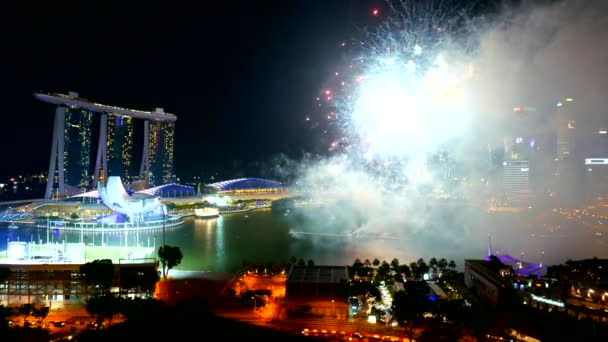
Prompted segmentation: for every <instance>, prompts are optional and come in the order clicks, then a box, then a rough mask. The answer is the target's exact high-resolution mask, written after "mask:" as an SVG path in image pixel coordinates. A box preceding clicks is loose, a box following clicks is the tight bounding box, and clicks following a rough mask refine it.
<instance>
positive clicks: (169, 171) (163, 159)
mask: <svg viewBox="0 0 608 342" xmlns="http://www.w3.org/2000/svg"><path fill="white" fill-rule="evenodd" d="M148 134H149V136H148V139H149V151H148V158H149V163H150V174H149V177H148V183H149V185H150V186H158V185H162V184H168V183H171V182H172V181H173V141H174V139H173V138H174V135H175V123H173V122H161V121H150V127H149V132H148Z"/></svg>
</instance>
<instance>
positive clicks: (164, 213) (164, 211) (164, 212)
mask: <svg viewBox="0 0 608 342" xmlns="http://www.w3.org/2000/svg"><path fill="white" fill-rule="evenodd" d="M166 219H167V206H166V205H164V204H163V248H164V247H165V245H166V244H165V241H166V240H165V221H166Z"/></svg>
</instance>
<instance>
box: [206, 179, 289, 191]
mask: <svg viewBox="0 0 608 342" xmlns="http://www.w3.org/2000/svg"><path fill="white" fill-rule="evenodd" d="M208 187H210V188H212V189H214V190H216V191H218V192H235V191H256V190H258V191H268V190H277V189H284V188H286V186H285V185H284V184H282V183H281V182H277V181H272V180H268V179H261V178H238V179H231V180H227V181H222V182H217V183H212V184H209V185H208Z"/></svg>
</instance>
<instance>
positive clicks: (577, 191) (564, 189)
mask: <svg viewBox="0 0 608 342" xmlns="http://www.w3.org/2000/svg"><path fill="white" fill-rule="evenodd" d="M576 116H577V113H576V109H575V102H574V99H572V98H565V99H563V100H560V101H558V102H557V104H556V110H555V114H554V120H555V136H556V140H555V144H556V154H555V160H554V162H555V165H554V177H553V186H552V191H553V194H554V196H555V199H556V204H557V205H558V206H560V207H561V206H564V207H576V206H578V205H579V204H580V200H581V193H582V187H580V186H579V185H580V182H581V177H582V176H583V175H582V173H583V170H584V165H583V162H584V158H581V153H580V152H581V151H580V149H579V148H578V147H577V142H579V140H580V139H577V130H578V129H577V127H578V125H579V123H577V122H576V120H575V117H576ZM577 151H578V152H579V153H578V155H576V154H577V153H576V152H577Z"/></svg>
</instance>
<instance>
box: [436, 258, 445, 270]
mask: <svg viewBox="0 0 608 342" xmlns="http://www.w3.org/2000/svg"><path fill="white" fill-rule="evenodd" d="M437 266H438V267H439V270H440V271H445V269H446V267H448V261H447V260H445V258H441V259H439V261H438V262H437Z"/></svg>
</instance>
